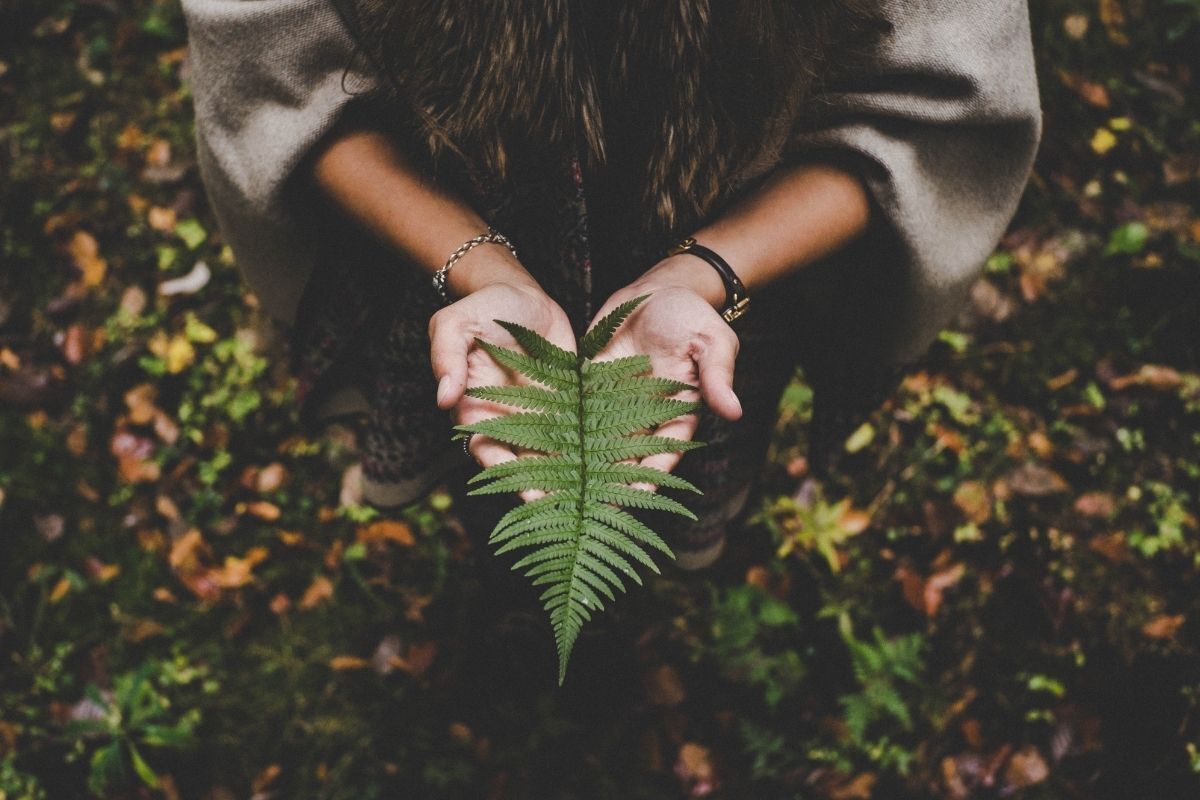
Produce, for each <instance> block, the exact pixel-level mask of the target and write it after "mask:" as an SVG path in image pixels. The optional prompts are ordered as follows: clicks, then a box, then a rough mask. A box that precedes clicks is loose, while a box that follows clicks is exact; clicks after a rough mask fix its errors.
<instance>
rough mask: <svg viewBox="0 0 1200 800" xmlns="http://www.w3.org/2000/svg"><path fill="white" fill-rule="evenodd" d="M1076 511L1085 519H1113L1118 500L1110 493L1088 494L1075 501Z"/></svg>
mask: <svg viewBox="0 0 1200 800" xmlns="http://www.w3.org/2000/svg"><path fill="white" fill-rule="evenodd" d="M1075 510H1076V511H1078V512H1079V513H1080V514H1082V515H1083V516H1085V517H1103V518H1106V519H1107V518H1108V517H1111V516H1112V515H1113V514H1115V513H1116V511H1117V499H1116V498H1115V497H1113V496H1112V495H1111V494H1109V493H1108V492H1087V493H1086V494H1081V495H1080V496H1079V497H1077V498H1076V499H1075Z"/></svg>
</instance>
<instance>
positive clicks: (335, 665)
mask: <svg viewBox="0 0 1200 800" xmlns="http://www.w3.org/2000/svg"><path fill="white" fill-rule="evenodd" d="M369 666H370V662H369V661H367V660H366V659H365V658H359V657H358V656H334V657H333V658H331V659H330V660H329V668H330V669H332V670H333V671H334V672H346V671H348V670H354V669H366V668H367V667H369Z"/></svg>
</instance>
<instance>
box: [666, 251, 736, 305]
mask: <svg viewBox="0 0 1200 800" xmlns="http://www.w3.org/2000/svg"><path fill="white" fill-rule="evenodd" d="M680 253H690V254H691V255H694V256H697V257H699V258H702V259H704V260H705V261H707V262H708V263H709V264H711V265H712V268H713V269H715V270H716V271H717V274H718V275H720V276H721V282H722V283H724V284H725V307H724V308H722V309H721V311H720V314H721V317H722V318H723V319H724V320H725V321H726V322H733V321H734V320H735V319H737V318H738V317H740V316H741V315H742V314H745V313H746V310H747V309H748V308H749V307H750V298H749V297H748V296H747V294H746V286H745V285H744V284H743V283H742V280H741V278H739V277H738V276H737V273H736V272H734V271H733V267H731V266H729V262H728V261H726V260H725V259H723V258H721V257H720V256H719V255H717V254H716V253H715V252H713V251H712V250H711V249H709V248H707V247H705V246H704V245H702V244H700V243H699V242H697V241H696V240H695V238H693V237H691V236H689V237H687V238H686V239H684V240H683V241H682V242H680V243H679V244H677V245H674V246H673V247H671V248H670V249H668V250H667V255H669V256H677V255H679V254H680Z"/></svg>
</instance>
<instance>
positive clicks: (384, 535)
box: [357, 519, 416, 547]
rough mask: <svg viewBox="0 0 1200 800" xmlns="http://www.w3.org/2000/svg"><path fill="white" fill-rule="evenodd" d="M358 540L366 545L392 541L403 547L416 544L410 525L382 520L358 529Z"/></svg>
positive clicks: (397, 521)
mask: <svg viewBox="0 0 1200 800" xmlns="http://www.w3.org/2000/svg"><path fill="white" fill-rule="evenodd" d="M357 539H358V541H360V542H363V543H364V544H370V543H372V542H384V541H391V542H395V543H396V544H398V545H401V546H403V547H412V546H413V545H414V544H416V539H415V538H413V532H412V528H410V527H409V525H408V523H406V522H401V521H399V520H391V519H382V520H377V521H375V522H372V523H371V524H369V525H364V526H362V527H360V528H359V529H358V533H357Z"/></svg>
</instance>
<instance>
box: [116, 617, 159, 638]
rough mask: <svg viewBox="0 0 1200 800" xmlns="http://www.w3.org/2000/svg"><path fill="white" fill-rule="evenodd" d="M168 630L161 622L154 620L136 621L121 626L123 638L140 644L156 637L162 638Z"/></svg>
mask: <svg viewBox="0 0 1200 800" xmlns="http://www.w3.org/2000/svg"><path fill="white" fill-rule="evenodd" d="M166 631H167V629H166V628H165V627H164V626H163V624H162V623H161V622H158V621H157V620H153V619H135V620H131V621H129V622H128V623H126V624H125V625H122V626H121V637H122V638H123V639H125V641H127V642H133V643H134V644H138V643H139V642H144V641H146V640H147V639H152V638H154V637H155V636H161V635H162V634H164V633H166Z"/></svg>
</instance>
